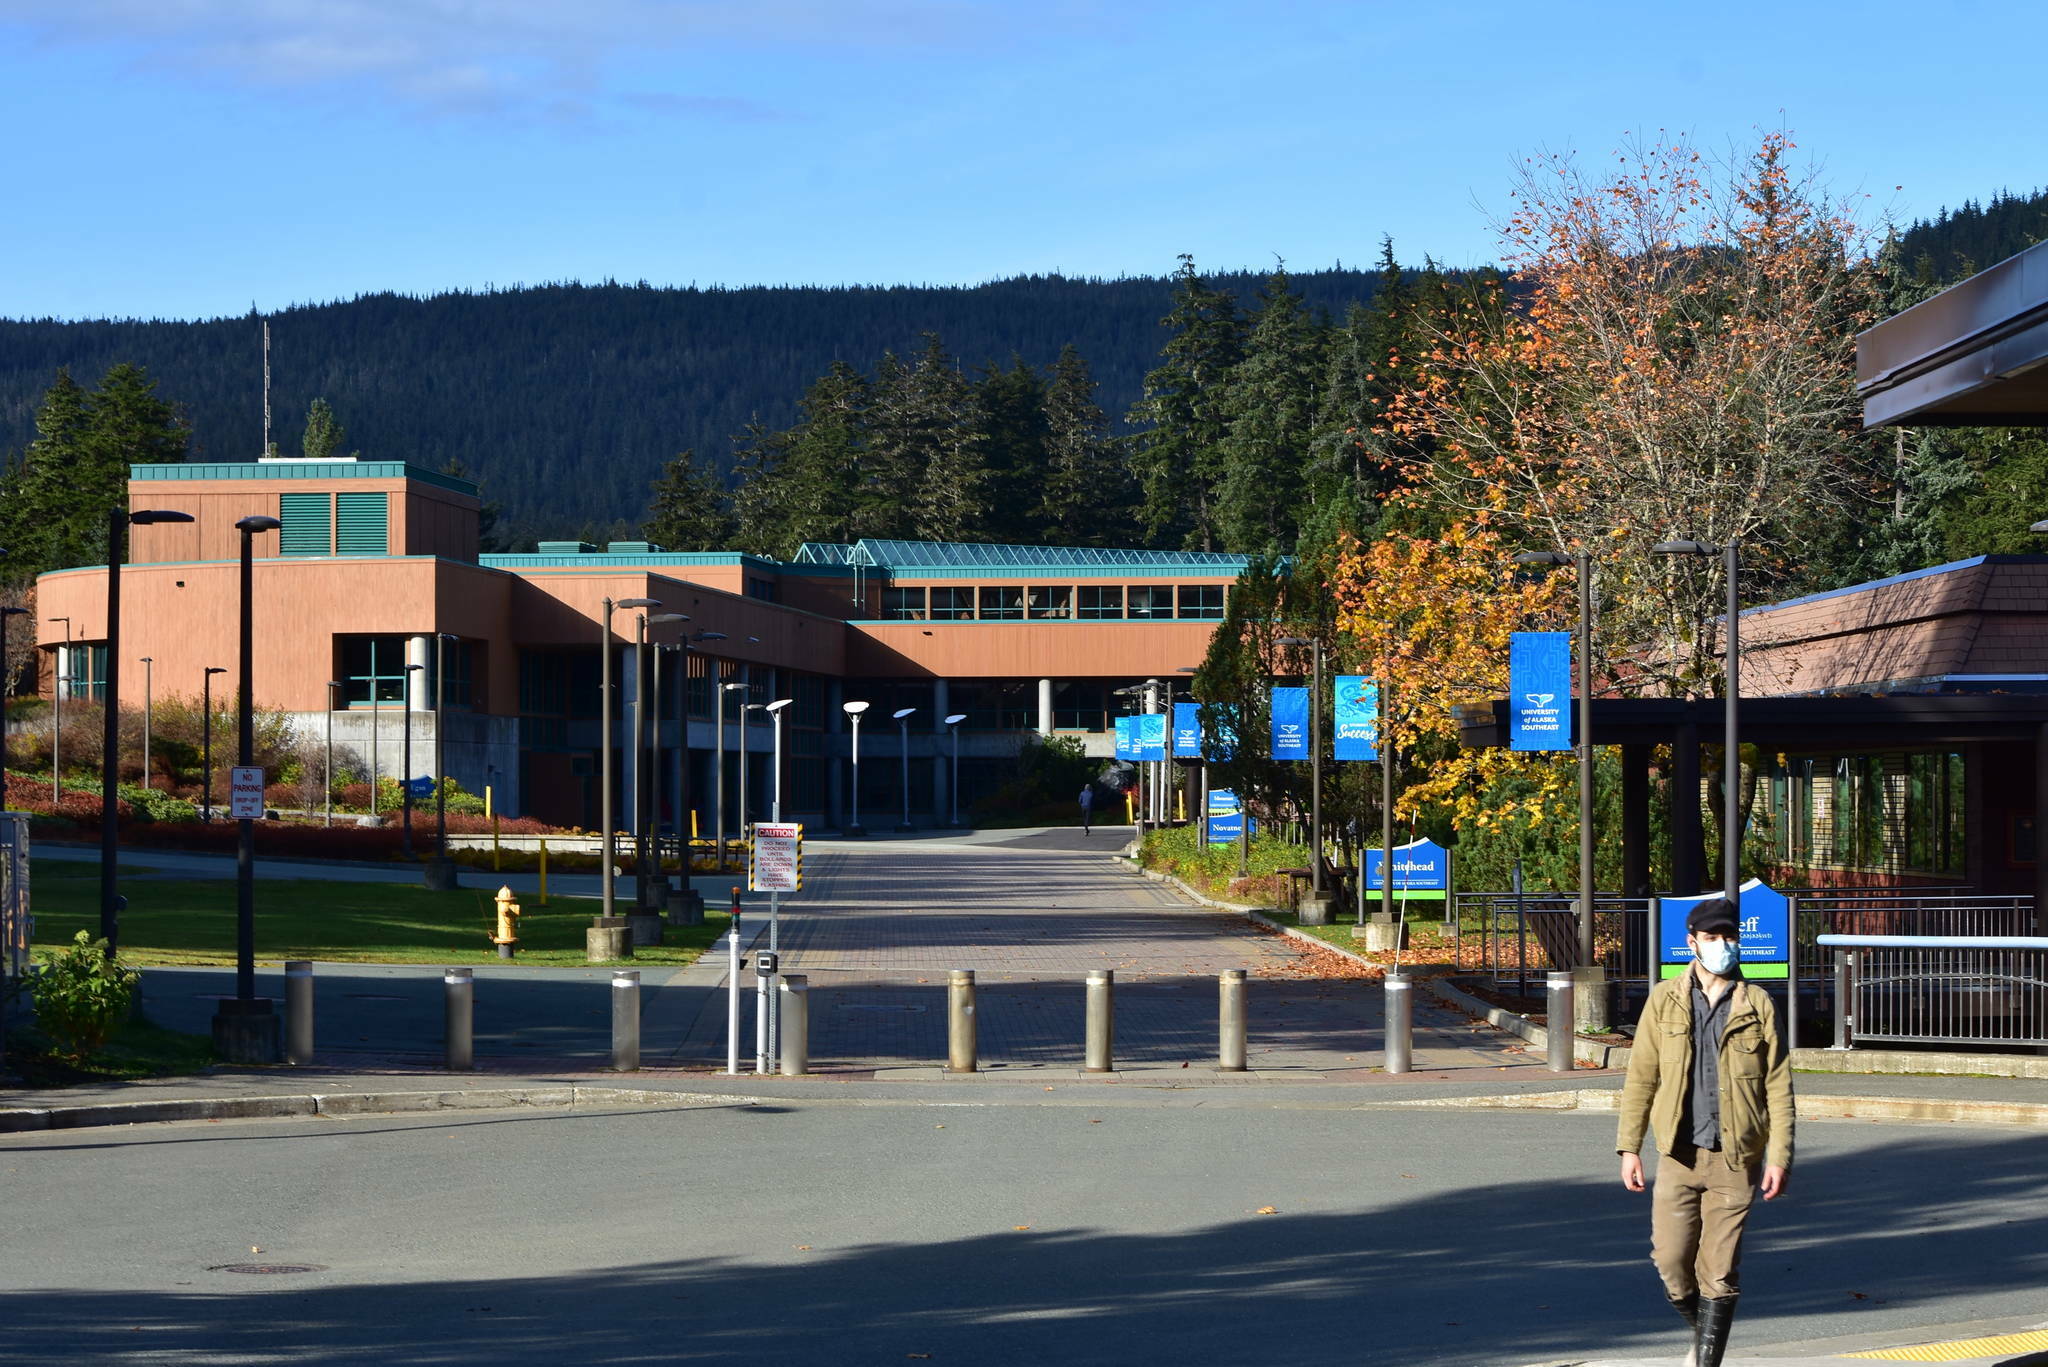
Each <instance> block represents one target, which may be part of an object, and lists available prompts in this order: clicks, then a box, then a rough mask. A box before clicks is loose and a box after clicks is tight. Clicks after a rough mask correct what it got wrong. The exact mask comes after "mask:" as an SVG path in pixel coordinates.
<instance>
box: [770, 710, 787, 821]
mask: <svg viewBox="0 0 2048 1367" xmlns="http://www.w3.org/2000/svg"><path fill="white" fill-rule="evenodd" d="M793 701H794V699H791V698H777V699H776V700H775V701H774V702H772V703H769V704H768V705H767V708H766V710H767V713H768V719H769V720H770V721H771V722H773V723H774V724H775V749H774V752H773V753H774V755H775V778H774V785H773V786H772V787H771V788H770V789H769V792H770V795H771V796H770V798H769V803H768V819H769V820H770V821H780V820H782V710H783V709H784V708H785V707H788V706H789V705H790V703H791V702H793Z"/></svg>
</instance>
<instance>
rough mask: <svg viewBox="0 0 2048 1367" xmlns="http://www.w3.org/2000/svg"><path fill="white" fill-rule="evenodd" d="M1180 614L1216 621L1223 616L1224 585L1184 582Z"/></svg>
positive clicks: (1181, 591)
mask: <svg viewBox="0 0 2048 1367" xmlns="http://www.w3.org/2000/svg"><path fill="white" fill-rule="evenodd" d="M1180 615H1181V616H1182V617H1196V618H1203V619H1206V620H1210V621H1214V620H1217V619H1220V618H1221V617H1222V616H1223V585H1221V584H1182V585H1181V586H1180Z"/></svg>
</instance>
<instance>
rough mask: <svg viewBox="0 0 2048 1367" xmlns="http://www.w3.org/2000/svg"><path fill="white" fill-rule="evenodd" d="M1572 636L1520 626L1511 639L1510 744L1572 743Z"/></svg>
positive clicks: (1559, 746) (1553, 746)
mask: <svg viewBox="0 0 2048 1367" xmlns="http://www.w3.org/2000/svg"><path fill="white" fill-rule="evenodd" d="M1571 716H1572V637H1571V633H1570V632H1568V631H1518V632H1516V633H1515V634H1514V635H1513V636H1511V637H1510V638H1509V639H1508V748H1509V749H1510V750H1569V749H1571V748H1572V726H1571Z"/></svg>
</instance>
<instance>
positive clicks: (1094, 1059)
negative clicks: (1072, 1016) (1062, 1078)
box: [1081, 968, 1116, 1073]
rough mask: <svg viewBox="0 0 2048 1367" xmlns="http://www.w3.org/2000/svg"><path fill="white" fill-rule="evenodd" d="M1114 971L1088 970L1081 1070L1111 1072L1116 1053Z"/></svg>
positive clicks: (1113, 1069)
mask: <svg viewBox="0 0 2048 1367" xmlns="http://www.w3.org/2000/svg"><path fill="white" fill-rule="evenodd" d="M1115 991H1116V974H1115V972H1113V971H1112V970H1110V969H1107V968H1093V969H1090V970H1089V971H1088V1035H1087V1044H1086V1047H1085V1049H1084V1051H1083V1057H1082V1062H1081V1070H1082V1071H1083V1072H1087V1073H1108V1072H1114V1071H1115V1069H1116V1064H1115V1062H1114V1058H1115V1054H1116V999H1115V996H1114V993H1115Z"/></svg>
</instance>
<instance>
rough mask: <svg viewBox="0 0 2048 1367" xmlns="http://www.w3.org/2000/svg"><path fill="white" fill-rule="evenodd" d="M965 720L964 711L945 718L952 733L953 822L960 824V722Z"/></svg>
mask: <svg viewBox="0 0 2048 1367" xmlns="http://www.w3.org/2000/svg"><path fill="white" fill-rule="evenodd" d="M966 720H967V714H966V713H965V712H955V713H954V714H953V715H952V716H950V717H948V718H946V728H947V729H948V730H949V731H951V732H952V733H953V781H952V783H951V784H950V785H949V786H951V788H952V790H953V824H954V825H955V826H957V825H959V824H960V723H961V722H963V721H966Z"/></svg>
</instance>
